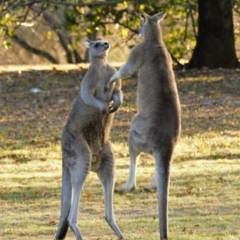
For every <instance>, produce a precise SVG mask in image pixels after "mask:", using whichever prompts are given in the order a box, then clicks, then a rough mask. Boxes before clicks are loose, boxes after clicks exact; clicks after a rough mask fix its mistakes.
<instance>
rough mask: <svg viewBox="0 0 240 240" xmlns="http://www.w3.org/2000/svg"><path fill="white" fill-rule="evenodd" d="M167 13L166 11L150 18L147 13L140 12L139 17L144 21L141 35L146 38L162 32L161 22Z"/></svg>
mask: <svg viewBox="0 0 240 240" xmlns="http://www.w3.org/2000/svg"><path fill="white" fill-rule="evenodd" d="M166 13H167V12H166V11H165V12H159V13H157V14H155V15H153V16H149V15H148V14H146V13H145V12H143V11H140V13H139V16H140V18H141V20H142V23H141V29H140V32H139V35H140V36H141V37H144V38H146V37H147V36H149V35H153V34H154V33H157V32H160V25H159V22H160V21H161V20H162V19H163V18H164V17H165V15H166ZM158 29H159V30H158Z"/></svg>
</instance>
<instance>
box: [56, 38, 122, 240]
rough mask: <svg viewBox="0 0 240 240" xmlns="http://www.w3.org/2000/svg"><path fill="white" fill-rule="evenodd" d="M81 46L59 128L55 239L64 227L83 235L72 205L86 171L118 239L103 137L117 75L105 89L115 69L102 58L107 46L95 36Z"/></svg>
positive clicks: (117, 99) (116, 99) (117, 93)
mask: <svg viewBox="0 0 240 240" xmlns="http://www.w3.org/2000/svg"><path fill="white" fill-rule="evenodd" d="M85 45H86V47H87V48H89V56H90V66H89V69H88V71H87V73H86V74H85V77H84V78H83V80H82V82H81V90H80V93H79V95H78V97H77V100H76V102H75V104H74V106H73V108H72V110H71V112H70V115H69V118H68V120H67V123H66V125H65V127H64V129H63V132H62V141H61V145H62V159H63V160H62V197H61V217H60V223H59V226H58V230H57V233H56V236H55V239H56V240H59V239H64V238H65V236H66V234H67V230H68V227H70V228H71V229H72V231H73V233H74V234H75V237H76V239H77V240H82V239H83V238H82V235H81V233H80V231H79V229H78V227H77V219H78V205H79V199H80V194H81V192H82V189H83V185H84V182H85V179H86V177H87V175H88V173H89V171H90V170H91V171H94V172H96V173H97V175H98V178H99V180H100V182H101V184H102V186H103V191H104V200H105V201H104V202H105V219H106V221H107V222H108V224H109V225H110V227H111V228H112V229H113V231H114V232H115V234H116V235H117V237H118V239H123V236H122V233H121V232H120V230H119V228H118V226H117V224H116V223H115V220H114V213H113V206H112V198H113V187H114V180H115V161H114V155H113V152H112V150H111V143H110V141H109V133H110V129H111V125H112V120H113V116H114V112H115V111H116V110H117V109H118V108H119V106H120V105H121V103H122V91H121V80H120V79H118V80H117V82H116V85H115V86H114V87H111V88H110V89H109V91H107V92H106V91H105V86H106V84H107V82H108V80H109V78H110V77H111V76H112V75H113V74H114V73H115V72H116V69H115V68H113V67H111V66H110V65H109V64H108V63H107V55H108V51H109V48H110V45H109V43H108V42H106V41H103V40H101V39H98V40H96V41H90V40H86V41H85Z"/></svg>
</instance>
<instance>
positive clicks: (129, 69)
mask: <svg viewBox="0 0 240 240" xmlns="http://www.w3.org/2000/svg"><path fill="white" fill-rule="evenodd" d="M164 16H165V12H160V13H158V14H155V15H153V16H149V15H147V14H146V13H144V12H141V14H140V17H141V19H142V27H141V35H142V36H143V37H144V39H143V41H142V42H141V43H140V44H138V45H137V46H135V47H134V48H133V49H132V51H131V53H130V54H129V57H128V60H127V62H126V63H125V64H124V65H123V66H122V67H121V68H120V69H119V70H118V72H117V73H115V74H114V75H113V76H112V77H111V79H110V81H109V83H108V85H107V86H108V87H107V89H108V88H109V86H111V85H112V84H113V83H114V82H115V81H117V80H118V79H120V78H126V77H128V76H130V75H131V74H133V73H134V72H136V71H138V86H137V114H136V115H135V116H134V118H133V120H132V123H131V127H130V135H129V155H130V168H129V177H128V181H127V182H126V184H124V185H122V186H121V187H120V188H119V189H118V191H119V192H123V191H131V190H133V189H135V187H136V168H137V161H138V158H139V156H140V153H141V152H146V153H150V154H152V155H153V156H154V160H155V172H156V183H157V190H158V210H159V222H160V238H161V239H167V238H168V189H169V177H170V166H171V159H172V154H173V150H174V147H175V145H176V142H177V139H178V136H179V134H180V128H181V123H180V122H181V121H180V111H181V110H180V103H179V97H178V91H177V86H176V82H175V77H174V73H173V70H172V61H171V57H170V55H169V53H168V51H167V49H166V47H165V44H164V42H163V40H162V32H161V28H160V24H159V22H160V21H161V20H162V19H163V17H164Z"/></svg>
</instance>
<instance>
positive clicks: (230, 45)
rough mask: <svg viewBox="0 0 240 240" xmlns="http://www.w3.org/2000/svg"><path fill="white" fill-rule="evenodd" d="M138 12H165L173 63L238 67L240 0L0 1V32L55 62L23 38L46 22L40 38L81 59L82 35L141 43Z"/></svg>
mask: <svg viewBox="0 0 240 240" xmlns="http://www.w3.org/2000/svg"><path fill="white" fill-rule="evenodd" d="M139 10H143V11H145V12H146V13H148V14H150V15H152V14H155V13H157V12H159V11H161V10H167V11H168V15H167V17H166V19H165V21H164V22H163V24H164V29H165V31H164V32H165V34H164V40H165V43H166V45H167V47H168V50H169V52H170V53H171V55H172V58H173V61H174V63H175V64H176V65H178V66H180V67H186V68H202V67H208V68H219V67H222V68H237V67H239V61H238V58H237V54H236V49H235V42H236V41H237V40H238V38H239V26H234V22H235V23H237V21H234V17H235V18H236V19H237V18H238V17H239V16H240V15H239V14H240V0H221V1H219V0H165V1H164V0H163V1H156V0H136V1H134V0H133V1H122V0H99V1H91V0H61V1H60V0H6V1H4V0H0V34H1V36H2V39H3V46H4V47H5V48H6V49H8V48H11V47H12V45H13V44H18V45H19V46H21V48H24V49H25V50H27V51H28V52H31V53H32V54H35V55H38V56H41V57H43V58H45V59H47V60H48V61H49V62H51V63H59V59H58V58H57V55H56V54H54V52H51V51H49V50H48V49H44V48H43V47H42V46H41V45H40V46H33V44H32V42H33V37H32V36H31V35H30V36H29V35H28V37H27V38H26V37H24V32H25V31H26V29H32V34H34V31H38V26H40V24H42V25H46V26H47V27H48V30H47V32H45V33H44V36H43V37H44V38H47V39H49V40H51V39H52V38H53V35H54V36H55V42H57V43H58V44H60V46H61V48H62V49H63V51H65V56H66V59H65V62H66V63H81V62H86V61H87V53H84V54H82V52H81V51H79V44H80V43H81V42H82V40H83V39H84V38H89V39H95V38H97V37H101V36H102V37H106V38H108V37H111V39H114V38H117V37H119V38H121V39H122V43H123V44H124V45H125V46H126V45H129V47H130V48H131V47H132V45H134V44H136V43H137V41H140V40H136V35H137V34H138V28H139V26H140V19H139V17H138V14H137V13H138V11H139ZM39 28H40V27H39ZM54 44H55V43H54V42H53V43H52V45H53V46H54ZM115 46H118V47H119V48H121V47H122V46H121V44H118V45H117V44H115ZM55 52H56V51H55Z"/></svg>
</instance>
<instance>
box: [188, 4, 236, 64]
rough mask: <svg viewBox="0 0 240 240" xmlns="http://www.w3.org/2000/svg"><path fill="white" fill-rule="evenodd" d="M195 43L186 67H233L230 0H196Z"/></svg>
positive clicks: (233, 47) (233, 52) (234, 54)
mask: <svg viewBox="0 0 240 240" xmlns="http://www.w3.org/2000/svg"><path fill="white" fill-rule="evenodd" d="M198 8H199V19H198V36H197V44H196V46H195V49H194V51H193V55H192V58H191V60H190V61H189V63H188V64H187V66H186V67H187V68H188V69H190V68H202V67H208V68H220V67H221V68H237V67H239V62H238V59H237V56H236V52H235V46H234V31H233V14H232V0H221V1H219V0H198Z"/></svg>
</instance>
